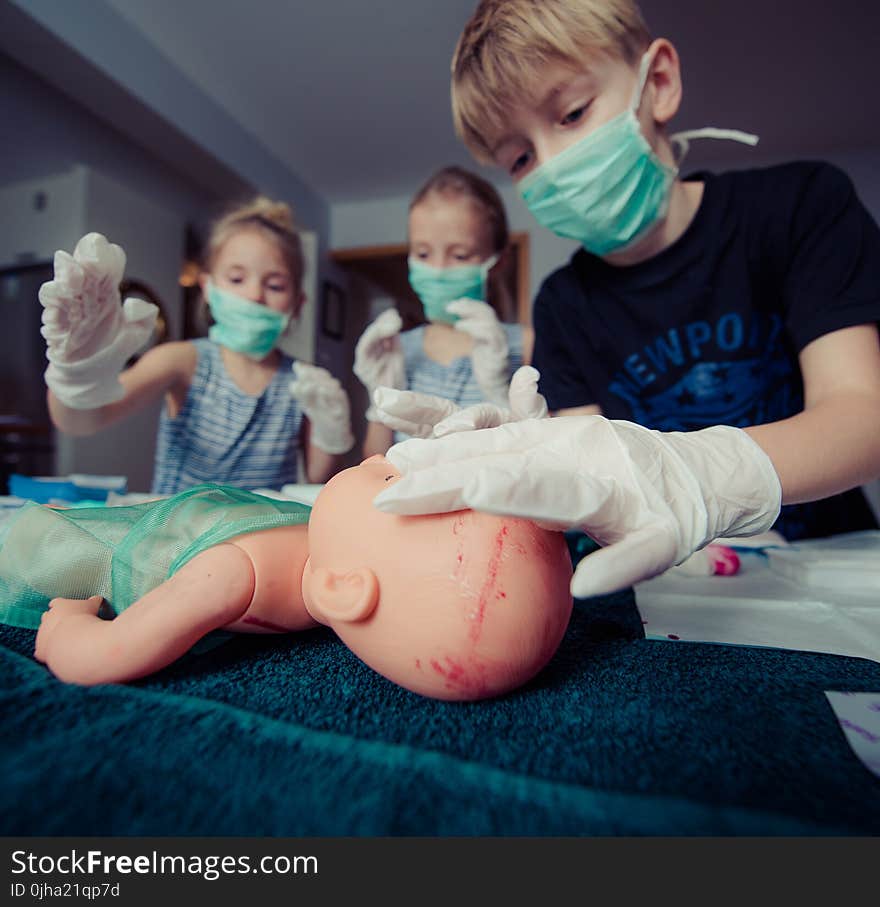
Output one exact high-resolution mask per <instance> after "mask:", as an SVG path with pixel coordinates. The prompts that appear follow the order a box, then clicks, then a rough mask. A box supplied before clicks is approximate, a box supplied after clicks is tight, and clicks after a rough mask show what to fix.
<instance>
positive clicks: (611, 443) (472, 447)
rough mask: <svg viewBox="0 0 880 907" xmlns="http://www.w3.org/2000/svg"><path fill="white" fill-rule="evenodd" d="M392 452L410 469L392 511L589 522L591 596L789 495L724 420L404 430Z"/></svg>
mask: <svg viewBox="0 0 880 907" xmlns="http://www.w3.org/2000/svg"><path fill="white" fill-rule="evenodd" d="M387 457H388V459H389V460H391V462H392V463H393V464H394V466H395V467H396V468H397V469H399V470H400V472H401V473H402V474H403V478H402V479H400V480H399V481H398V482H395V483H394V484H392V485H389V486H388V487H387V488H386V489H385V490H383V491H382V492H381V493H380V494H379V495H377V497H376V499H375V504H376V506H377V507H378V508H379V509H380V510H385V511H388V512H392V513H400V514H416V513H441V512H449V511H454V510H459V509H461V508H465V507H469V508H472V509H474V510H483V511H486V512H489V513H496V514H502V515H511V516H520V517H526V518H528V519H533V520H535V521H536V522H540V523H541V524H542V525H545V526H548V527H550V528H556V529H568V528H578V529H581V530H583V531H584V532H586V533H587V534H588V535H589V536H591V537H592V538H593V539H594V540H595V541H597V542H598V543H599V544H600V545H602V546H604V547H602V548H601V549H600V550H599V551H596V552H594V553H592V554H589V555H587V557H585V558H584V559H583V560H582V561H581V562H580V564H579V565H578V567H577V569H576V571H575V574H574V577H573V578H572V583H571V591H572V594H573V595H574V596H576V597H579V598H580V597H585V596H590V595H600V594H604V593H608V592H612V591H615V590H617V589H622V588H625V587H627V586H631V585H632V584H633V583H636V582H639V581H640V580H643V579H648V578H649V577H651V576H655V575H657V574H658V573H661V572H663V571H664V570H666V569H668V568H669V567H671V566H673V565H675V564H680V563H682V562H683V561H684V560H685V559H686V558H687V557H688V556H689V555H691V554H692V553H693V552H694V551H697V550H698V549H700V548H702V547H703V546H704V545H706V544H708V543H709V542H711V541H712V540H713V539H716V538H719V537H739V536H747V535H755V534H757V533H760V532H763V531H765V530H767V529H769V528H770V526H771V525H772V524H773V523H774V521H775V520H776V517H777V516H778V514H779V508H780V503H781V494H782V492H781V487H780V484H779V478H778V477H777V475H776V471H775V470H774V468H773V464H772V463H771V461H770V459H769V457H768V456H767V455H766V454H765V453H764V451H763V450H762V449H761V448H760V447H759V446H758V444H757V443H756V442H754V441H753V440H752V439H751V438H750V437H749V435H748V434H746V432H744V431H743V430H742V429H739V428H732V427H729V426H724V425H719V426H714V427H712V428H705V429H702V430H701V431H695V432H658V431H652V430H650V429H646V428H642V427H641V426H639V425H635V424H634V423H632V422H621V421H611V420H608V419H606V418H604V417H603V416H568V417H559V418H553V419H530V420H527V421H522V422H509V423H507V424H505V425H501V426H499V427H498V428H490V429H486V430H485V431H475V432H463V433H458V434H454V435H449V436H447V437H445V438H437V439H431V440H410V441H404V442H403V443H402V444H396V445H395V446H393V447H392V448H391V449H390V450H389V451H388V454H387Z"/></svg>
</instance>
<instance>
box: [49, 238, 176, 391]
mask: <svg viewBox="0 0 880 907" xmlns="http://www.w3.org/2000/svg"><path fill="white" fill-rule="evenodd" d="M124 270H125V252H124V251H123V250H122V249H121V248H120V247H119V246H117V245H115V244H113V243H108V242H107V239H106V238H105V237H104V236H102V235H101V234H100V233H88V234H87V235H86V236H84V237H83V238H82V239H81V240H80V241H79V242H78V243H77V244H76V248H75V249H74V250H73V255H72V256H71V255H68V254H67V252H61V251H59V252H56V253H55V277H54V280H50V281H47V282H46V283H44V284H43V285H42V286H41V287H40V292H39V298H40V302H41V303H42V305H43V326H42V328H41V329H40V333H41V334H42V335H43V336H44V337H45V338H46V356H47V357H48V359H49V367H48V368H47V369H46V373H45V378H46V384H47V385H48V386H49V387H50V388H51V390H52V392H53V393H54V394H55V396H56V397H57V398H58V400H60V401H61V403H63V404H64V405H65V406H69V407H71V408H72V409H96V408H97V407H99V406H103V405H105V404H107V403H113V402H115V401H116V400H119V399H121V398H122V396H123V395H124V393H125V391H124V389H123V387H122V385H121V384H120V383H119V373H120V372H121V371H122V369H123V367H124V366H125V363H126V362H127V361H128V359H129V358H130V357H131V356H132V354H134V353H135V352H137V351H138V350H139V349H140V348H141V347H142V346H143V345H144V344H145V343H146V342H147V340H148V339H149V338H150V334H151V333H152V331H153V325H154V324H155V322H156V315H157V314H158V312H159V310H158V308H156V306H154V305H151V304H150V303H149V302H145V301H144V300H142V299H126V300H125V303H124V304H122V305H121V304H120V297H119V284H120V282H121V281H122V274H123V271H124Z"/></svg>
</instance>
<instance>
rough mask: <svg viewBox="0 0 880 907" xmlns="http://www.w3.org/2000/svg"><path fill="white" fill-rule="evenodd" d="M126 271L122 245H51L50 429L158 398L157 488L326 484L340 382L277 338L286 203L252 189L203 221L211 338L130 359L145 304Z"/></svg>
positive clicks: (296, 289)
mask: <svg viewBox="0 0 880 907" xmlns="http://www.w3.org/2000/svg"><path fill="white" fill-rule="evenodd" d="M124 267H125V253H124V252H123V250H122V249H121V248H120V247H119V246H116V245H113V244H110V243H108V242H107V240H106V239H105V238H104V237H103V236H101V235H100V234H97V233H91V234H88V235H87V236H85V237H83V239H81V240H80V242H79V243H78V244H77V247H76V250H75V251H74V253H73V255H72V256H71V255H68V254H67V253H65V252H58V253H57V254H56V258H55V279H54V280H52V281H49V282H48V283H45V284H44V285H43V286H42V287H41V288H40V301H41V302H42V304H43V307H44V312H43V329H42V333H43V335H44V336H45V337H46V340H47V346H48V349H47V355H48V359H49V363H50V364H49V368H48V369H47V370H46V383H47V385H48V387H49V412H50V415H51V417H52V421H53V422H54V424H55V426H56V427H57V428H58V429H60V430H61V431H64V432H69V433H71V434H75V435H87V434H92V433H94V432H97V431H99V430H100V429H101V428H103V427H104V426H106V425H109V424H110V423H112V422H115V421H117V420H119V419H122V418H124V417H125V416H126V415H128V414H129V413H131V412H133V411H134V410H136V409H139V408H141V407H143V406H145V405H147V404H149V403H151V402H153V401H154V400H157V399H159V398H164V402H165V406H164V407H163V409H162V412H161V415H160V423H159V436H158V444H157V451H156V468H155V472H154V476H153V484H152V491H153V492H154V493H156V494H175V493H177V492H179V491H182V490H185V489H186V488H189V487H191V486H193V485H197V484H200V483H203V482H222V483H225V484H229V485H233V486H236V487H240V488H251V489H254V488H276V489H277V488H280V487H281V486H282V485H284V484H287V483H292V482H297V481H308V482H313V483H317V482H323V481H326V479H327V478H329V476H330V475H332V474H333V472H335V471H336V469H337V467H338V465H339V462H338V460H339V456H340V455H341V454H343V453H345V452H346V451H348V450H349V449H350V448H351V446H352V444H353V441H354V438H353V436H352V434H351V428H350V419H349V404H348V397H347V395H346V393H345V391H344V390H343V389H342V387H341V385H340V384H339V382H338V381H336V379H334V378H333V377H332V376H331V375H330V374H329V373H328V372H327V371H325V370H324V369H320V368H316V367H315V366H311V365H306V364H304V363H300V362H293V360H292V359H291V358H290V357H289V356H287V355H286V354H284V353H283V352H282V351H281V350H279V349H278V348H277V346H276V344H277V342H278V341H279V339H280V338H281V337H282V335H283V334H284V332H285V331H286V330H287V329H288V327H289V325H290V323H291V321H292V320H293V319H295V318H296V316H297V315H298V314H299V311H300V309H301V308H302V306H303V304H304V302H305V298H304V296H303V292H302V289H301V282H302V273H303V257H302V249H301V245H300V240H299V236H298V234H297V232H296V229H295V227H294V224H293V220H292V216H291V213H290V209H289V208H288V207H287V205H285V204H283V203H276V202H273V201H271V200H269V199H266V198H263V197H259V198H257V199H255V200H254V201H253V202H251V203H249V204H247V205H244V206H242V207H239V208H237V209H235V210H233V211H231V212H230V213H228V214H227V215H226V216H224V217H223V218H221V219H220V220H219V221H217V222H216V223H215V224H214V226H213V228H212V231H211V234H210V236H209V239H208V242H207V245H206V254H205V259H204V266H203V271H202V273H201V275H200V278H199V283H200V285H201V288H202V291H203V293H204V296H205V299H206V301H207V305H208V307H209V309H210V312H211V317H212V319H213V324H212V326H211V328H210V330H209V334H208V337H206V338H199V339H196V340H187V341H179V342H171V343H163V344H160V345H158V346H156V347H154V348H152V349H150V350H149V351H148V352H146V353H145V354H144V355H143V356H141V357H140V358H139V359H138V360H137V361H136V362H135V363H134V364H133V365H132V366H131V367H129V368H124V365H125V363H126V361H127V360H128V359H129V358H130V357H131V356H132V354H133V353H135V352H136V351H137V350H138V349H139V348H140V347H142V346H143V344H144V342H145V341H146V339H147V338H148V337H149V334H150V331H151V330H152V325H153V322H154V320H155V317H156V311H155V307H153V306H150V305H148V304H147V303H144V302H141V301H140V300H131V299H129V300H126V301H125V304H124V305H120V298H119V292H118V286H119V283H120V281H121V279H122V273H123V270H124ZM291 379H293V380H291ZM300 449H301V450H302V452H303V454H304V459H305V470H306V475H305V476H303V477H301V476H299V475H298V459H299V456H298V455H299V451H300Z"/></svg>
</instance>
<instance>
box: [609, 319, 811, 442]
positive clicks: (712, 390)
mask: <svg viewBox="0 0 880 907" xmlns="http://www.w3.org/2000/svg"><path fill="white" fill-rule="evenodd" d="M781 332H782V318H781V317H780V316H779V315H778V314H775V313H772V314H770V315H768V316H766V317H753V319H752V326H751V327H750V328H749V327H747V325H746V322H745V318H744V317H743V315H741V314H740V313H739V312H728V313H726V314H724V315H722V316H721V317H720V318H718V319H717V321H716V322H715V323H714V324H711V323H709V322H708V321H694V322H691V323H690V324H687V325H684V326H683V327H681V328H671V329H669V330H668V331H665V332H664V333H663V334H661V335H659V336H658V337H656V338H654V339H652V340H651V341H649V342H648V343H647V344H645V345H644V346H643V347H642V349H640V350H637V351H635V352H633V353H631V354H630V355H629V356H627V357H626V358H625V360H624V367H623V368H622V369H621V370H619V371H618V372H617V373H616V374H615V375H614V377H613V379H612V380H611V381H610V382H609V384H608V390H609V392H610V393H612V394H614V395H616V396H617V397H620V398H621V400H623V401H625V402H626V404H627V405H628V406H629V407H630V412H631V416H630V419H631V420H632V421H634V422H638V423H639V424H641V425H649V426H651V427H652V428H656V429H659V430H660V431H694V430H696V429H699V428H707V427H708V426H710V425H735V426H737V427H740V428H744V427H746V426H748V425H760V424H761V423H764V422H774V421H776V420H778V419H784V418H786V417H787V416H789V415H790V414H791V413H793V412H797V411H798V410H799V409H801V407H802V405H803V393H802V391H801V386H800V376H799V374H798V372H797V370H796V369H795V368H794V365H793V362H792V357H791V355H790V354H789V353H788V352H787V351H786V350H785V349H784V348H783V346H782V343H781ZM718 354H721V355H728V356H731V357H736V358H731V359H724V360H718V359H714V360H713V357H714V356H715V355H718ZM744 354H745V356H746V357H747V358H739V357H742V356H743V355H744ZM749 354H751V355H749ZM670 377H672V378H674V379H675V380H674V383H672V384H669V383H668V382H669V378H670ZM655 387H656V388H658V389H657V390H653V392H652V389H653V388H655ZM660 388H662V389H660Z"/></svg>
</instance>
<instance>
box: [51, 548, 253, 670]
mask: <svg viewBox="0 0 880 907" xmlns="http://www.w3.org/2000/svg"><path fill="white" fill-rule="evenodd" d="M253 592H254V571H253V565H252V563H251V560H250V558H249V557H248V556H247V555H246V554H245V553H244V552H243V551H242V550H241V549H240V548H238V547H236V546H235V545H229V544H223V545H217V546H215V547H214V548H209V549H208V550H207V551H203V552H202V553H201V554H199V555H197V556H196V557H194V558H193V559H192V560H191V561H190V562H189V563H188V564H186V565H185V566H184V567H182V568H181V569H180V570H179V571H178V572H177V573H175V574H174V576H172V577H171V578H170V579H169V580H166V581H165V582H164V583H162V585H161V586H157V587H156V588H155V589H153V590H152V591H150V592H148V593H147V594H146V595H145V596H144V597H143V598H141V599H139V600H138V601H136V602H135V603H134V604H133V605H131V606H130V607H129V608H126V610H125V611H123V612H122V613H121V614H120V615H119V616H118V617H116V618H115V619H114V620H109V621H108V620H102V619H101V618H99V617H98V608H99V607H100V604H101V599H100V598H98V597H97V596H95V597H93V598H90V599H88V600H86V601H75V600H72V599H54V600H53V601H52V603H51V604H50V607H49V610H48V611H47V612H46V613H45V614H44V615H43V621H42V623H41V625H40V629H39V630H38V632H37V641H36V648H35V651H34V655H35V657H36V658H38V659H39V660H40V661H44V662H45V663H46V665H47V666H48V667H49V669H50V670H51V671H52V673H53V674H55V675H56V676H57V677H58V678H60V679H61V680H64V681H67V682H68V683H80V684H86V685H91V684H96V683H119V682H123V681H126V680H134V679H136V678H138V677H144V676H146V675H147V674H152V673H153V672H154V671H158V670H160V669H161V668H164V667H166V666H167V665H169V664H171V662H173V661H175V660H176V659H177V658H179V657H180V656H181V655H183V654H184V652H186V651H187V650H188V649H189V648H191V647H192V646H193V645H194V644H195V643H196V642H198V640H200V639H201V638H202V637H203V636H205V635H206V634H207V633H210V631H211V630H216V629H218V628H220V627H224V626H226V625H227V624H229V623H232V622H233V621H234V620H237V619H238V618H239V617H241V615H242V614H243V613H244V612H245V611H246V610H247V607H248V605H249V604H250V601H251V598H252V597H253Z"/></svg>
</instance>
